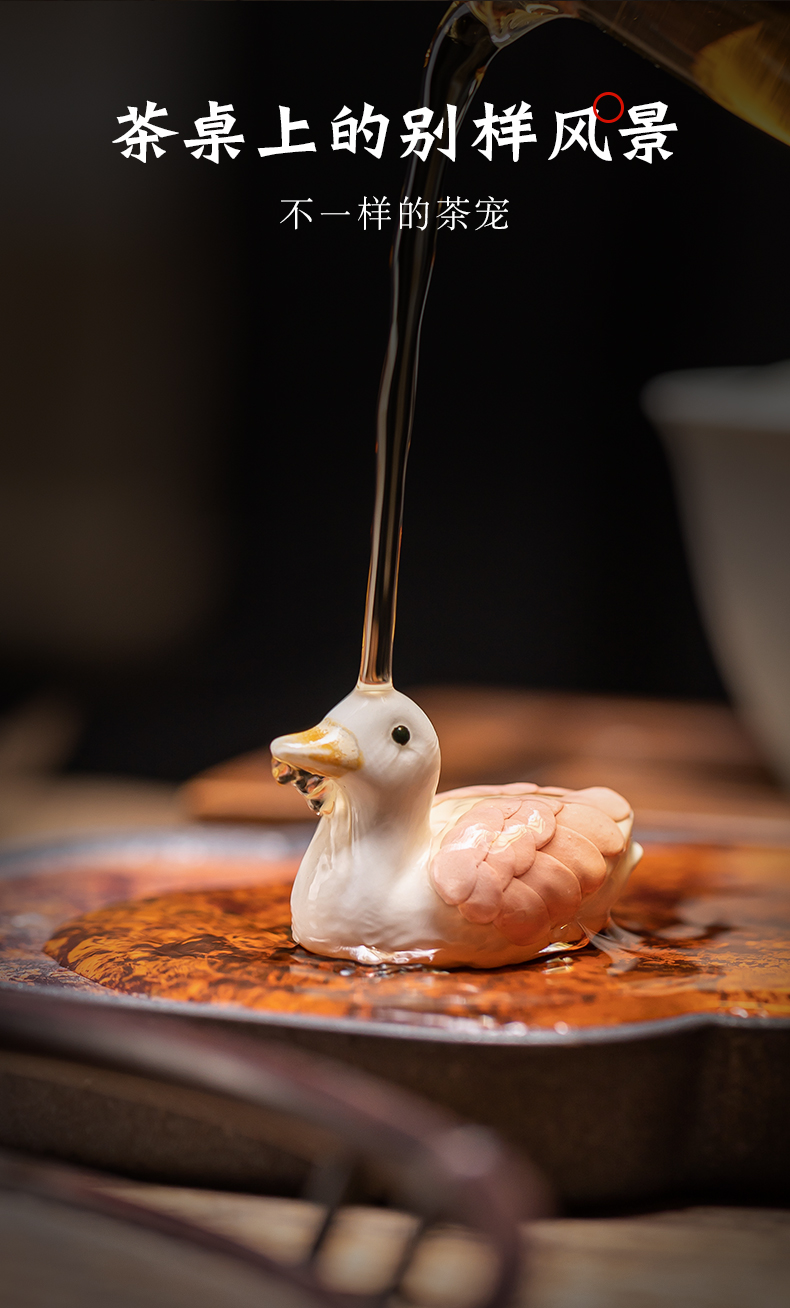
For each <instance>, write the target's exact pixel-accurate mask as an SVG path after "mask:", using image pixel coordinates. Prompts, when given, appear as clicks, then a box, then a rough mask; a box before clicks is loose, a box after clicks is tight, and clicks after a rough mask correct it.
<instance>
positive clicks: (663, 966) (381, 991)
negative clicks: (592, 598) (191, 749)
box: [22, 845, 790, 1035]
mask: <svg viewBox="0 0 790 1308" xmlns="http://www.w3.org/2000/svg"><path fill="white" fill-rule="evenodd" d="M294 870H295V869H292V868H291V867H287V868H286V867H285V866H282V867H280V868H269V869H267V874H268V879H267V880H266V881H265V882H264V883H263V884H260V872H259V874H258V878H257V880H258V884H250V883H249V882H250V879H251V877H252V876H254V869H252V868H245V869H244V870H243V874H242V869H240V868H238V867H236V868H233V867H226V868H222V867H221V865H217V866H214V867H213V868H212V867H205V868H200V867H193V868H192V869H190V870H189V872H187V869H183V876H184V877H188V878H189V879H190V880H191V884H192V886H193V887H194V888H184V889H174V890H171V891H170V892H169V893H165V894H160V895H155V896H153V897H147V898H137V899H133V900H132V901H131V902H123V903H117V902H116V903H114V904H113V903H109V904H108V902H107V901H108V897H110V898H111V897H112V889H111V888H109V891H110V893H109V896H108V894H107V889H108V888H107V887H105V889H104V891H103V892H102V889H101V887H100V884H99V883H100V882H101V878H102V872H101V870H100V869H93V870H92V871H91V873H90V876H91V877H92V879H93V883H94V890H93V894H92V895H91V894H90V893H88V894H87V895H85V894H83V895H82V896H81V900H82V902H81V903H80V905H79V906H80V907H83V906H84V905H85V901H86V899H87V900H88V901H90V900H91V898H93V902H94V903H97V902H102V903H103V906H102V907H99V908H96V909H94V910H93V911H90V912H84V913H83V914H82V915H81V916H79V917H76V918H74V919H73V920H72V921H69V922H68V923H67V924H66V925H65V926H62V927H61V928H60V929H59V930H57V931H56V932H55V933H54V934H53V935H52V937H51V939H50V940H49V941H48V943H47V944H46V946H45V950H46V953H47V955H49V957H50V958H51V959H54V960H56V961H57V963H59V964H61V966H62V967H64V968H68V969H70V971H71V973H72V974H74V973H76V974H77V975H78V976H79V977H80V978H84V979H85V980H87V981H88V982H92V983H94V985H95V983H99V984H100V985H102V986H109V987H112V988H113V989H115V990H117V991H123V992H126V993H129V994H137V995H155V996H159V997H163V998H167V999H175V1000H184V1001H191V1002H199V1003H215V1004H242V1005H245V1006H247V1007H250V1008H256V1009H265V1010H269V1011H277V1012H281V1013H286V1012H290V1013H302V1014H314V1015H324V1016H349V1017H356V1018H360V1019H368V1020H374V1021H379V1022H396V1023H408V1024H410V1025H418V1026H429V1027H443V1028H449V1029H453V1028H455V1029H466V1030H469V1029H470V1028H472V1027H474V1028H478V1029H479V1028H481V1027H482V1028H495V1027H496V1028H502V1027H505V1028H507V1030H508V1033H512V1034H514V1035H516V1034H519V1033H520V1032H523V1031H524V1030H525V1029H527V1028H535V1027H542V1028H549V1029H550V1028H552V1027H556V1028H557V1029H559V1030H560V1031H564V1030H565V1029H566V1028H567V1029H571V1028H573V1027H576V1026H598V1025H614V1024H617V1023H623V1022H635V1021H648V1020H655V1019H657V1018H663V1017H670V1016H674V1015H677V1014H682V1013H698V1012H720V1013H730V1014H733V1015H734V1016H740V1017H747V1016H767V1017H780V1016H790V930H789V928H790V851H788V850H771V849H746V848H715V847H710V846H694V845H665V846H658V845H657V846H653V847H651V848H648V850H647V853H646V856H645V858H644V860H643V862H642V864H641V865H640V866H639V867H638V868H637V870H636V872H635V873H634V875H633V877H632V879H631V882H630V883H629V886H628V889H627V892H626V894H625V895H624V896H623V898H622V899H621V900H620V902H619V904H618V905H617V908H616V911H615V915H614V916H615V923H614V925H613V927H612V929H611V931H610V932H607V935H606V937H605V938H602V937H596V939H595V942H594V944H591V945H590V946H588V947H587V948H585V949H583V950H580V951H577V952H575V953H568V954H562V953H559V954H556V953H555V954H551V955H545V956H543V957H541V958H538V959H535V960H533V961H532V962H531V963H527V964H524V965H522V966H519V967H509V968H499V969H496V970H494V971H483V972H480V971H474V970H457V971H452V972H441V971H434V970H430V969H425V968H413V967H409V968H403V967H378V968H370V967H361V966H355V965H353V964H351V963H349V962H347V961H340V960H332V959H321V958H317V957H315V956H314V955H312V954H308V953H307V952H305V951H304V950H303V949H301V948H300V947H299V946H296V945H295V944H294V942H293V940H292V938H291V935H290V931H289V927H288V923H289V908H288V901H289V895H290V880H291V877H292V875H293V871H294ZM234 872H235V880H236V884H235V885H231V884H227V885H224V886H223V885H222V884H221V881H222V880H226V881H230V879H231V877H233V875H234ZM82 875H83V883H84V878H85V876H86V874H85V873H83V874H82ZM68 876H69V877H70V878H71V879H72V880H74V879H75V878H77V880H78V879H79V873H78V872H76V871H75V872H70V873H68ZM104 876H105V877H107V876H110V877H111V876H112V871H111V869H109V868H108V869H107V870H106V872H105V873H104ZM41 879H42V878H39V880H41ZM44 879H45V878H44ZM63 880H64V875H63V874H61V875H60V877H59V881H60V883H61V889H63V887H62V883H63ZM132 880H134V877H132ZM155 881H156V867H155V865H153V864H152V865H149V867H148V869H147V872H146V875H145V876H143V877H139V878H138V882H137V884H138V887H139V889H140V890H143V886H144V884H145V883H146V882H147V883H148V884H149V885H150V884H151V883H152V882H153V883H155ZM239 882H246V883H247V884H239ZM182 884H183V882H182ZM75 888H76V887H75ZM83 889H84V885H83ZM85 906H86V905H85ZM75 907H77V904H75ZM22 916H24V914H23V915H22ZM62 920H63V917H61V921H62ZM51 966H52V965H51V964H50V967H51ZM61 976H63V974H62V973H60V972H57V973H56V975H52V974H50V976H49V977H48V980H49V981H50V983H51V982H53V981H56V979H57V978H59V977H61ZM74 980H75V981H76V980H77V977H74ZM90 988H91V989H93V988H94V987H93V986H90Z"/></svg>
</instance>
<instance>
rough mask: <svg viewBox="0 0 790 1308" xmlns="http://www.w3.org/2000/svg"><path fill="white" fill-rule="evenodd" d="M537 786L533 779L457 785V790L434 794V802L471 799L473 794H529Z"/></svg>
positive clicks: (492, 795)
mask: <svg viewBox="0 0 790 1308" xmlns="http://www.w3.org/2000/svg"><path fill="white" fill-rule="evenodd" d="M537 788H538V787H537V786H536V785H535V782H534V781H514V782H511V784H509V785H507V786H459V787H458V789H457V790H443V791H442V792H441V794H439V795H437V796H436V798H435V800H434V803H435V804H438V803H440V801H441V800H443V799H467V798H469V799H471V797H472V796H473V795H489V796H491V797H492V798H493V797H495V796H496V795H529V794H532V793H533V791H536V790H537Z"/></svg>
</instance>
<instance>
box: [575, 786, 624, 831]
mask: <svg viewBox="0 0 790 1308" xmlns="http://www.w3.org/2000/svg"><path fill="white" fill-rule="evenodd" d="M565 799H566V802H571V801H572V802H573V803H576V804H592V805H593V806H594V807H595V808H599V809H600V810H601V812H602V813H605V814H606V815H607V817H610V818H611V819H612V821H613V822H622V821H623V819H624V818H627V817H629V816H630V814H631V805H630V804H629V803H628V800H627V799H623V797H622V795H618V793H617V791H616V790H610V789H609V787H608V786H588V787H587V789H586V790H569V791H568V793H567V795H566V796H565Z"/></svg>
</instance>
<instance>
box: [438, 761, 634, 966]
mask: <svg viewBox="0 0 790 1308" xmlns="http://www.w3.org/2000/svg"><path fill="white" fill-rule="evenodd" d="M632 824H633V813H632V812H631V808H630V806H629V804H628V803H627V801H626V800H625V799H623V797H622V795H618V794H617V793H616V792H615V791H613V790H609V789H608V788H606V787H604V786H591V787H589V788H587V789H586V790H566V789H563V788H560V787H548V786H546V787H540V786H537V785H534V784H533V783H531V782H516V783H514V784H513V785H509V786H498V787H493V786H468V787H465V788H463V789H461V790H452V791H446V792H445V793H444V794H440V795H437V796H436V799H435V800H434V806H433V813H432V825H433V831H434V851H435V852H434V854H433V858H432V861H431V868H430V876H431V881H432V883H433V885H434V887H435V889H436V891H437V893H438V894H439V895H440V897H441V898H442V899H443V900H444V902H445V903H446V904H450V905H453V906H454V907H456V908H457V909H458V911H459V913H460V914H461V916H462V917H464V918H466V920H467V921H469V922H475V923H479V924H481V925H483V924H488V923H491V924H493V925H494V926H495V927H497V928H498V930H500V931H501V932H502V934H503V935H504V936H505V937H506V938H507V939H508V940H510V941H512V942H513V943H514V944H519V945H528V944H531V943H533V942H539V941H542V940H543V939H544V938H545V939H546V940H547V941H548V940H549V939H550V938H552V936H553V935H554V934H556V931H557V930H558V929H559V928H561V927H563V926H565V925H566V924H567V923H569V922H573V921H574V920H575V919H576V917H577V915H578V913H579V911H580V909H581V908H582V906H583V905H584V904H585V902H586V901H588V900H590V899H591V897H592V896H593V895H595V894H596V893H597V892H598V891H599V890H600V889H601V887H602V886H603V884H604V882H605V881H606V879H607V876H608V875H609V874H610V873H611V872H612V871H613V869H614V867H615V866H616V865H617V864H618V863H619V861H620V858H621V856H622V854H623V853H624V852H625V850H626V849H627V847H628V843H629V839H630V834H631V826H632Z"/></svg>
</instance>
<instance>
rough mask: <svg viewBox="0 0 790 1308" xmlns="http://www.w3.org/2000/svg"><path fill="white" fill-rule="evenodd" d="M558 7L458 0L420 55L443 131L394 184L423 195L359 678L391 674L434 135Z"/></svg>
mask: <svg viewBox="0 0 790 1308" xmlns="http://www.w3.org/2000/svg"><path fill="white" fill-rule="evenodd" d="M561 16H562V15H561V14H560V12H559V10H558V9H557V7H556V5H548V4H526V5H523V6H519V7H516V6H513V5H507V4H493V3H484V4H476V3H463V2H462V3H458V4H455V5H452V6H451V7H450V9H449V10H448V12H447V14H446V15H445V17H444V19H443V21H442V23H441V25H440V27H439V29H438V31H437V32H436V35H435V36H434V39H433V43H432V45H431V48H430V50H429V51H428V54H427V57H426V61H425V74H424V77H423V83H422V99H421V103H422V105H424V106H426V107H427V108H429V109H431V110H432V112H433V114H434V115H435V116H438V119H439V121H440V122H441V123H442V137H441V138H439V140H437V141H436V144H435V146H434V148H433V149H430V150H428V152H427V154H426V155H425V157H424V158H420V157H419V156H418V154H417V152H416V151H415V153H413V154H412V156H411V162H410V166H409V169H408V172H407V175H406V181H405V183H404V187H403V193H402V198H403V199H404V200H406V199H409V200H411V202H412V203H414V202H417V201H421V202H423V203H424V202H426V201H427V205H428V207H427V220H426V222H425V225H424V230H423V229H422V228H421V227H420V226H418V225H414V226H413V227H404V228H402V229H400V230H398V231H397V233H396V236H395V242H394V245H393V249H392V316H391V322H390V333H389V342H388V345H387V354H386V358H385V360H384V370H383V373H382V378H381V389H380V392H379V404H378V414H377V424H376V502H375V509H374V516H373V532H372V539H371V555H370V572H369V575H368V591H367V600H366V604H365V625H364V632H363V639H362V663H361V668H360V674H359V680H360V682H361V683H362V684H363V685H368V686H376V685H389V684H391V682H392V645H393V638H394V633H395V610H396V605H397V597H398V565H399V560H400V542H401V530H402V524H403V498H404V488H405V479H406V463H407V460H408V455H409V444H410V441H411V430H412V422H413V418H414V401H415V394H416V389H417V368H418V363H419V353H420V330H421V327H422V319H423V314H424V312H425V302H426V300H427V297H428V289H429V287H430V282H431V272H432V270H433V261H434V254H435V250H436V235H437V230H438V224H439V220H440V196H441V186H442V180H443V177H444V169H445V164H446V162H447V157H448V155H447V150H448V145H447V144H444V145H443V144H442V143H441V142H442V140H444V142H445V143H447V142H448V141H449V136H450V133H451V132H452V133H454V132H455V131H457V130H458V128H459V127H460V125H461V123H462V121H463V119H464V116H465V114H466V111H467V109H468V108H469V106H470V104H471V102H472V99H473V97H474V94H475V92H476V91H477V89H478V87H479V85H480V83H481V81H482V80H483V76H484V74H485V71H486V69H487V68H488V65H489V64H490V63H491V60H492V59H493V58H494V56H495V55H496V54H497V53H498V52H499V51H500V50H502V49H504V48H505V47H506V46H508V45H511V44H512V43H513V41H515V40H516V39H517V38H518V37H519V36H523V35H524V33H525V32H527V31H530V30H532V29H534V28H536V27H539V26H540V25H541V24H542V23H545V22H548V21H549V20H550V19H553V18H558V17H561ZM445 110H446V116H445ZM450 120H452V121H450ZM431 121H433V120H431Z"/></svg>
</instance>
